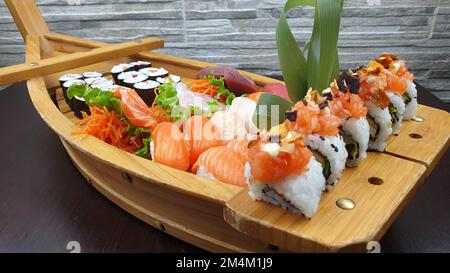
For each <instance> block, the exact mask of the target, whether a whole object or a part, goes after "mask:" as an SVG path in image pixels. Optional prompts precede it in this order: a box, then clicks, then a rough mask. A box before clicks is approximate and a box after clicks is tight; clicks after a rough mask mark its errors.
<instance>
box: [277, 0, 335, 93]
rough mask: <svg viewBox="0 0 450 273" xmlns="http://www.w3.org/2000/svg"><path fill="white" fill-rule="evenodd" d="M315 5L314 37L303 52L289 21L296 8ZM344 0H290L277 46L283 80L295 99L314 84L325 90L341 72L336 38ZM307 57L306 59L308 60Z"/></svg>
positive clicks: (284, 11)
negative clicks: (289, 13)
mask: <svg viewBox="0 0 450 273" xmlns="http://www.w3.org/2000/svg"><path fill="white" fill-rule="evenodd" d="M307 6H310V7H314V8H315V12H314V28H313V32H312V34H311V39H310V41H309V42H307V43H306V46H305V49H304V50H303V51H302V50H301V49H300V48H299V47H298V44H297V41H296V40H295V38H294V35H293V34H292V32H291V30H290V28H289V25H288V23H287V20H286V13H287V12H288V11H289V10H290V9H293V8H296V7H307ZM342 6H343V0H288V1H287V2H286V4H285V6H284V8H283V10H282V12H281V15H280V20H279V21H278V25H277V33H276V40H277V49H278V58H279V61H280V67H281V71H282V72H283V77H284V81H285V83H286V87H287V89H288V92H289V96H290V97H291V99H292V100H293V101H298V100H300V99H302V98H303V97H304V96H305V95H306V92H307V90H308V89H309V88H310V87H312V88H314V89H318V90H319V91H322V90H323V89H325V88H326V87H328V85H329V84H330V82H332V81H333V79H334V78H335V77H337V75H338V73H339V59H338V54H337V41H338V36H339V26H340V19H341V13H342ZM305 56H307V59H305Z"/></svg>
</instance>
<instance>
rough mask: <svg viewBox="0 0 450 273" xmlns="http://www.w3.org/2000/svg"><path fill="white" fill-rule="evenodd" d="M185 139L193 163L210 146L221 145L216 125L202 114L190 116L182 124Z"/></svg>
mask: <svg viewBox="0 0 450 273" xmlns="http://www.w3.org/2000/svg"><path fill="white" fill-rule="evenodd" d="M183 131H184V134H185V137H186V141H187V142H188V143H189V153H190V163H191V165H193V164H194V163H195V161H197V159H198V157H199V156H200V154H201V153H203V152H204V151H206V150H208V149H209V148H211V147H216V146H223V145H224V142H223V141H221V140H220V138H219V136H218V133H217V131H216V127H215V126H214V124H213V123H212V122H211V121H210V120H209V119H208V118H207V117H203V116H198V115H195V116H192V117H190V118H189V119H188V120H187V121H186V123H185V124H184V126H183Z"/></svg>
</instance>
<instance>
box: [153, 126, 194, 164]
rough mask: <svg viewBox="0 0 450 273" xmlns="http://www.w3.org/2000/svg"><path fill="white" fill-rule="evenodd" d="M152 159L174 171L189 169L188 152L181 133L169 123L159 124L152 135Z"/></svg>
mask: <svg viewBox="0 0 450 273" xmlns="http://www.w3.org/2000/svg"><path fill="white" fill-rule="evenodd" d="M151 150H152V159H153V161H155V162H158V163H161V164H164V165H167V166H170V167H172V168H175V169H179V170H182V171H187V170H188V169H189V165H190V164H189V163H190V161H189V150H188V147H187V144H186V142H185V141H184V139H183V133H182V132H181V131H180V129H179V128H178V127H177V126H176V125H175V124H173V123H171V122H161V123H159V124H158V125H157V126H156V128H155V130H154V131H153V133H152V143H151Z"/></svg>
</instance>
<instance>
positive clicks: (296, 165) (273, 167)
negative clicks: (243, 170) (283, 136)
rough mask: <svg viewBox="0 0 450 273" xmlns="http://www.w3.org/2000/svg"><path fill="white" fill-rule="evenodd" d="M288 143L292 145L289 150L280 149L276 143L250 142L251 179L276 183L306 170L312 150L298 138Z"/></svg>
mask: <svg viewBox="0 0 450 273" xmlns="http://www.w3.org/2000/svg"><path fill="white" fill-rule="evenodd" d="M277 145H278V146H277ZM289 145H293V147H292V149H291V151H286V150H282V149H281V147H280V146H279V144H278V143H270V142H264V141H261V140H257V141H254V142H252V143H250V147H249V152H248V158H249V164H250V168H251V175H252V177H253V181H260V182H264V183H277V182H280V180H282V179H285V178H287V177H289V176H292V175H300V174H302V173H303V172H304V171H306V170H307V166H308V163H309V160H310V159H311V156H312V152H311V151H310V150H309V149H308V148H307V147H306V146H305V145H304V144H303V142H302V141H300V140H296V141H295V142H293V143H290V144H289ZM277 147H278V151H277V149H276V148H277Z"/></svg>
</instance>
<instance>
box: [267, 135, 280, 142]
mask: <svg viewBox="0 0 450 273" xmlns="http://www.w3.org/2000/svg"><path fill="white" fill-rule="evenodd" d="M269 142H271V143H281V140H280V136H278V135H277V136H270V137H269Z"/></svg>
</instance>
